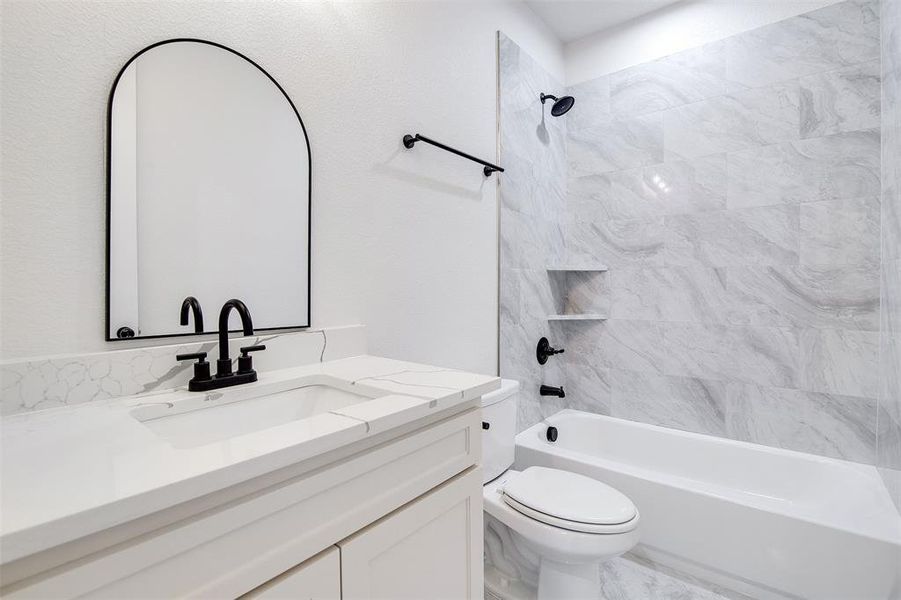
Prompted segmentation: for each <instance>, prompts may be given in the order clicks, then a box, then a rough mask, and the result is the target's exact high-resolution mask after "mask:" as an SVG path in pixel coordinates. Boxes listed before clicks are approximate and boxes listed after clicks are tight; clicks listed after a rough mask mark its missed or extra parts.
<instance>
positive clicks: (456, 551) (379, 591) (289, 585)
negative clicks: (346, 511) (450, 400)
mask: <svg viewBox="0 0 901 600" xmlns="http://www.w3.org/2000/svg"><path fill="white" fill-rule="evenodd" d="M481 498H482V482H481V475H480V471H479V470H478V469H470V470H468V471H466V472H465V473H463V474H461V475H458V476H457V477H455V478H454V479H452V480H451V481H449V482H447V483H445V484H443V485H441V486H440V487H439V488H437V489H435V490H433V491H431V492H429V493H428V494H426V495H424V496H422V497H420V498H417V499H416V500H414V501H413V502H411V503H409V504H407V505H406V506H403V507H401V508H399V509H397V510H396V511H394V512H392V513H391V514H389V515H387V516H385V517H383V518H381V519H379V520H378V521H376V522H375V523H373V524H372V525H369V526H368V527H366V528H364V529H363V530H362V531H360V532H358V533H356V534H354V535H352V536H350V537H349V538H347V539H345V540H343V541H341V542H338V544H337V545H336V546H332V547H331V548H329V549H327V550H325V551H323V552H321V553H319V554H318V555H316V556H315V557H313V558H311V559H309V560H307V561H305V562H303V563H302V564H300V565H298V566H296V567H294V568H293V569H290V570H288V571H287V572H285V573H283V574H281V575H279V576H278V577H276V578H274V579H272V580H271V581H268V582H266V583H265V584H263V585H261V586H260V587H258V588H257V589H255V590H253V591H251V592H249V593H248V594H246V595H244V596H242V597H241V598H242V600H338V599H339V598H340V599H343V600H369V599H376V598H378V599H389V598H390V599H391V600H424V599H434V600H439V599H448V600H465V599H475V598H481V590H482V585H483V584H482V502H481Z"/></svg>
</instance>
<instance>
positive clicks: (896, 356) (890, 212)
mask: <svg viewBox="0 0 901 600" xmlns="http://www.w3.org/2000/svg"><path fill="white" fill-rule="evenodd" d="M881 292H882V307H883V308H882V331H881V337H880V361H881V369H880V378H879V413H878V417H877V419H878V424H879V449H878V463H877V464H878V465H879V467H880V472H881V473H882V475H883V479H884V480H885V483H886V486H887V487H888V488H889V490H890V491H891V493H892V498H893V500H894V501H895V505H896V506H897V507H898V509H899V511H901V0H883V1H882V288H881Z"/></svg>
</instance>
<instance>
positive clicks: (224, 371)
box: [216, 298, 256, 381]
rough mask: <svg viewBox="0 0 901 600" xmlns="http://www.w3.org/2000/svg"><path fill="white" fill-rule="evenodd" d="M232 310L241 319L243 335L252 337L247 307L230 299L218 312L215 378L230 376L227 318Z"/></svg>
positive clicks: (251, 325) (251, 321)
mask: <svg viewBox="0 0 901 600" xmlns="http://www.w3.org/2000/svg"><path fill="white" fill-rule="evenodd" d="M232 309H235V310H236V311H238V316H240V317H241V326H242V327H243V328H244V335H245V336H250V335H253V320H252V319H251V318H250V311H249V310H247V305H246V304H244V303H243V302H241V301H240V300H238V299H237V298H232V299H231V300H229V301H228V302H226V303H225V304H223V305H222V310H220V311H219V360H217V361H216V377H229V376H231V375H232V361H231V359H230V358H229V357H228V316H229V315H230V314H231V311H232ZM254 381H256V373H254Z"/></svg>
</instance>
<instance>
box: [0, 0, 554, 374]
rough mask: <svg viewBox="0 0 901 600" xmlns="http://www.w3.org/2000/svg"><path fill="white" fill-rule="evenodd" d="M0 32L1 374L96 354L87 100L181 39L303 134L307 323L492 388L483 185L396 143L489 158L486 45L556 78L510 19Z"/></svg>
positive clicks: (54, 5) (491, 59) (543, 36)
mask: <svg viewBox="0 0 901 600" xmlns="http://www.w3.org/2000/svg"><path fill="white" fill-rule="evenodd" d="M0 16H2V114H0V116H2V190H0V201H2V231H0V234H2V254H0V259H2V263H0V268H2V281H0V283H2V290H0V294H2V295H0V302H2V304H0V311H2V315H0V327H2V332H0V341H2V349H0V352H2V357H3V358H16V357H24V356H34V355H41V354H51V353H52V354H57V353H67V352H82V351H92V350H102V349H105V348H108V347H110V345H109V344H107V343H105V342H104V341H103V320H104V304H105V302H104V247H105V245H104V228H105V182H106V170H105V144H106V142H105V136H106V133H105V127H106V102H107V94H108V92H109V88H110V85H111V84H112V81H113V78H114V77H115V75H116V73H117V71H118V70H119V68H120V67H121V66H122V64H124V62H125V61H126V60H128V58H130V57H131V56H132V54H134V53H135V52H137V51H138V50H140V49H141V48H143V47H144V46H146V45H148V44H150V43H153V42H155V41H158V40H161V39H165V38H172V37H199V38H205V39H210V40H214V41H217V42H220V43H223V44H226V45H228V46H231V47H233V48H235V49H236V50H238V51H240V52H242V53H244V54H246V55H247V56H249V57H250V58H252V59H254V60H255V61H257V62H258V63H259V64H260V65H262V66H263V67H264V68H265V69H267V70H268V71H269V72H270V73H271V74H272V75H273V76H274V77H275V78H276V79H277V80H278V81H279V82H280V83H281V84H282V85H283V86H284V88H285V89H286V91H287V92H288V94H289V95H290V96H291V98H292V99H293V100H294V102H295V103H296V105H297V107H298V110H299V111H300V113H301V116H302V117H303V119H304V122H305V124H306V126H307V129H308V132H309V135H310V142H311V145H312V152H313V325H314V326H317V327H319V326H326V325H338V324H346V323H356V322H360V323H365V324H366V325H367V326H368V332H369V335H370V351H371V352H373V353H377V354H382V355H386V356H391V357H400V358H407V359H413V360H420V361H426V362H433V363H438V364H442V365H448V366H455V367H460V368H466V369H472V370H477V371H483V372H493V371H494V369H495V364H496V349H497V346H496V343H497V339H496V335H497V311H496V310H497V297H496V293H497V263H496V241H497V239H496V231H497V218H496V204H495V200H496V188H495V177H492V178H490V179H486V178H484V177H483V176H482V173H481V169H480V168H478V167H477V166H476V165H474V164H472V163H469V162H466V161H463V160H461V159H459V158H457V157H454V156H451V155H449V154H446V153H442V152H440V151H438V150H436V149H433V148H430V147H424V146H423V147H417V148H416V149H415V150H414V151H412V152H407V151H405V150H404V149H403V147H402V145H401V143H400V138H401V136H402V135H403V134H404V133H407V132H416V131H419V132H422V133H424V134H426V135H430V136H433V137H435V138H437V139H439V140H442V141H446V142H448V143H450V144H452V145H458V146H460V147H461V148H463V149H465V150H468V151H470V152H472V153H474V154H476V155H481V156H485V157H487V158H493V157H494V156H495V152H496V63H495V31H496V30H498V29H502V30H503V31H504V32H506V33H508V34H509V35H511V36H513V37H514V38H515V39H516V40H517V42H519V43H520V44H522V45H523V46H524V47H525V48H527V49H528V51H529V52H530V53H531V54H532V55H533V56H535V57H536V58H537V59H538V60H539V61H540V62H541V63H542V64H543V65H544V66H546V68H548V69H549V70H550V71H551V72H554V73H556V74H557V75H558V76H560V77H561V78H562V74H563V61H562V51H561V49H560V47H559V45H558V43H557V42H556V40H555V39H554V38H553V37H552V36H551V35H550V34H549V33H547V32H546V30H545V29H544V28H543V26H542V25H541V24H540V23H539V22H538V21H537V19H536V17H535V16H534V15H533V14H532V13H531V12H530V11H529V10H528V9H526V8H524V7H523V6H522V5H519V4H517V3H502V2H478V3H475V2H473V3H467V2H417V3H395V2H371V3H331V2H329V3H325V2H321V3H320V2H316V3H302V2H279V3H275V2H265V3H218V2H195V1H189V2H179V3H175V2H172V3H161V2H115V3H113V2H71V3H63V2H11V1H4V2H3V4H2V15H0ZM262 266H264V265H261V267H262ZM205 308H206V309H207V311H208V312H209V313H215V311H216V309H217V307H205ZM251 308H252V307H251ZM210 318H214V314H211V315H210ZM115 347H121V346H115Z"/></svg>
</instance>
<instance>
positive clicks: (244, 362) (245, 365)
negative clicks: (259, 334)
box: [238, 344, 266, 375]
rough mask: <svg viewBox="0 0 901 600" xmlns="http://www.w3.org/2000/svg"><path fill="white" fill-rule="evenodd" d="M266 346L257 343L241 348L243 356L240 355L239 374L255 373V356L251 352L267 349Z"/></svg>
mask: <svg viewBox="0 0 901 600" xmlns="http://www.w3.org/2000/svg"><path fill="white" fill-rule="evenodd" d="M265 349H266V346H264V345H263V344H257V345H256V346H244V347H243V348H241V356H239V357H238V374H239V375H244V374H245V373H253V357H252V356H251V355H250V353H251V352H259V351H260V350H265Z"/></svg>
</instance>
